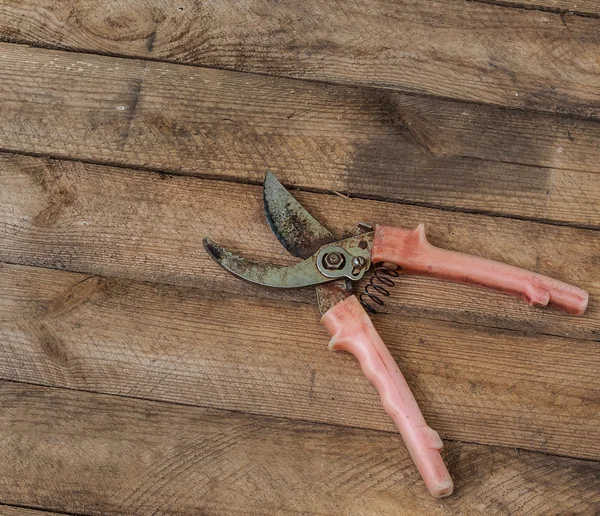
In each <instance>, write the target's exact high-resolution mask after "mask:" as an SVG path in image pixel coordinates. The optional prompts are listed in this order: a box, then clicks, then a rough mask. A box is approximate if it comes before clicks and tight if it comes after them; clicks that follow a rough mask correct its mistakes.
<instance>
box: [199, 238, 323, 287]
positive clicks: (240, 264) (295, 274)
mask: <svg viewBox="0 0 600 516" xmlns="http://www.w3.org/2000/svg"><path fill="white" fill-rule="evenodd" d="M202 243H203V244H204V248H205V249H206V250H207V251H208V253H209V254H210V255H211V256H212V257H213V258H214V260H215V261H216V262H217V263H218V264H219V265H221V266H222V267H223V268H225V269H227V270H228V271H229V272H231V273H233V274H235V275H236V276H239V277H240V278H242V279H245V280H247V281H251V282H252V283H258V284H259V285H266V286H268V287H279V288H297V287H307V286H309V285H316V284H319V283H325V282H328V281H331V278H327V277H326V276H323V274H321V273H320V272H319V270H318V268H317V266H316V263H315V260H316V257H315V256H312V257H310V258H309V259H307V260H304V261H302V262H300V263H297V264H296V265H291V266H286V265H273V264H271V263H264V262H256V261H253V260H246V259H245V258H241V257H239V256H236V255H235V254H233V253H232V252H231V251H228V250H227V249H225V248H224V247H221V246H220V245H219V244H217V243H215V242H213V241H212V240H211V239H210V238H204V239H203V240H202Z"/></svg>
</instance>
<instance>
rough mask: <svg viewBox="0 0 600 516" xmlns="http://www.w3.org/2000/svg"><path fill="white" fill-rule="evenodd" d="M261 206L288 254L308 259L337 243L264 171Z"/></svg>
mask: <svg viewBox="0 0 600 516" xmlns="http://www.w3.org/2000/svg"><path fill="white" fill-rule="evenodd" d="M263 203H264V207H265V215H266V217H267V222H268V224H269V226H270V227H271V230H272V231H273V233H275V236H276V237H277V240H279V241H280V242H281V245H283V247H285V248H286V250H287V251H288V252H289V253H290V254H292V255H294V256H298V257H299V258H308V257H309V256H312V255H313V254H314V253H315V252H316V251H317V249H319V247H321V246H323V245H325V244H330V243H332V242H335V241H336V240H337V239H336V237H335V235H334V234H333V233H332V232H331V231H329V230H328V229H327V228H326V227H325V226H323V225H322V224H321V223H320V222H319V221H318V220H317V219H315V218H314V217H313V216H312V215H311V214H310V213H308V212H307V211H306V210H305V209H304V208H303V207H302V205H301V204H300V203H299V202H298V201H297V200H296V199H294V197H292V194H290V192H288V191H287V190H286V189H285V187H284V186H283V185H282V184H281V183H280V182H279V181H278V180H277V178H276V177H275V176H274V175H273V174H272V173H271V172H268V171H267V173H266V175H265V182H264V186H263Z"/></svg>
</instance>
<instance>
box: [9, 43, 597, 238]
mask: <svg viewBox="0 0 600 516" xmlns="http://www.w3.org/2000/svg"><path fill="white" fill-rule="evenodd" d="M0 59H2V62H3V74H2V75H1V76H0V100H1V101H2V103H3V116H2V117H1V118H0V148H4V149H8V150H14V151H18V152H30V153H41V154H50V155H54V156H60V157H70V158H78V159H85V160H91V161H100V162H109V163H120V164H124V165H133V166H138V167H147V168H151V169H156V170H164V171H170V172H175V173H178V174H190V175H198V174H201V175H210V176H219V177H228V178H236V179H237V180H244V181H256V182H259V181H261V180H262V176H263V174H264V170H265V169H266V168H270V169H271V170H273V171H274V172H275V173H277V174H279V175H280V176H281V177H282V178H283V179H284V180H285V181H287V182H288V183H291V184H294V185H296V186H299V187H307V188H315V187H316V188H319V189H324V190H336V191H343V192H350V193H352V194H358V195H361V196H367V197H377V198H385V199H390V200H397V201H401V202H410V203H419V204H428V205H434V206H441V207H446V208H451V209H462V210H468V211H478V212H485V213H494V214H504V215H509V216H517V217H524V218H531V219H544V220H552V221H560V222H562V223H568V224H575V225H583V226H586V227H587V226H589V227H600V174H598V173H597V172H598V171H599V169H598V163H600V150H599V147H598V145H597V142H598V139H600V122H595V121H594V122H590V121H583V120H573V119H564V118H559V117H554V116H546V115H531V114H523V113H519V112H515V111H514V110H498V109H495V110H490V111H487V110H486V109H485V107H482V106H476V105H471V106H469V105H467V104H464V103H452V102H442V101H436V100H432V99H429V100H428V99H423V98H418V97H415V96H407V95H396V94H393V93H386V92H373V91H370V90H368V89H356V88H346V87H339V86H329V85H322V84H311V83H304V82H302V81H291V80H284V79H274V78H269V77H261V76H254V75H250V74H237V73H232V72H223V71H217V70H208V69H200V68H197V69H194V68H190V67H183V66H177V65H167V64H163V63H152V62H147V63H144V62H142V61H132V60H124V59H114V58H107V57H101V56H89V55H81V54H73V53H65V52H55V51H48V50H40V49H29V48H26V47H23V46H20V45H6V44H4V45H2V44H0ZM49 105H51V106H53V107H52V109H49ZM465 156H466V157H465ZM470 158H477V159H470ZM482 158H483V159H482ZM488 160H493V161H488ZM515 160H517V161H519V160H520V161H522V162H524V163H529V164H531V165H530V166H521V165H518V164H512V163H504V161H507V162H512V161H515ZM542 167H544V168H542ZM546 167H553V168H546ZM559 167H565V168H564V169H563V168H559ZM570 168H578V169H581V171H573V170H570ZM592 172H593V173H592Z"/></svg>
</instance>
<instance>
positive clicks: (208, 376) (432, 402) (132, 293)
mask: <svg viewBox="0 0 600 516" xmlns="http://www.w3.org/2000/svg"><path fill="white" fill-rule="evenodd" d="M0 288H1V290H2V292H3V296H2V319H1V320H0V339H1V341H2V343H3V345H2V348H0V376H1V377H2V378H5V379H11V380H15V381H20V382H29V383H36V384H44V385H51V386H58V387H68V388H71V389H81V390H86V391H95V392H105V393H112V394H121V395H127V396H135V397H141V398H151V399H158V400H163V401H170V402H177V403H185V404H192V405H200V406H210V407H214V408H225V409H231V410H239V411H243V412H253V413H259V414H267V415H277V416H284V417H287V418H292V419H303V420H311V421H317V422H327V423H332V424H336V425H344V426H356V427H363V428H374V429H380V430H389V431H392V432H393V431H394V426H393V424H392V423H391V421H390V420H389V418H388V417H387V416H386V414H385V413H384V411H383V409H382V408H381V406H380V402H379V399H378V395H377V393H376V391H375V390H374V389H373V387H372V386H371V385H370V384H369V383H368V381H367V380H366V379H365V378H363V376H362V373H361V371H360V368H359V367H358V365H357V364H356V362H355V360H354V359H353V358H352V357H351V356H350V355H346V354H343V353H332V352H330V351H328V350H327V346H326V344H327V341H328V337H327V334H326V332H325V331H324V329H323V328H321V326H320V324H319V315H318V312H317V310H316V307H315V306H311V305H306V304H302V303H294V302H282V301H281V300H266V299H257V298H255V297H243V296H240V295H227V294H225V293H222V292H211V291H203V290H199V289H194V288H184V287H172V286H169V287H167V286H160V285H153V284H144V283H136V282H131V281H125V280H121V279H108V278H99V277H90V276H87V275H81V274H74V273H70V272H63V271H55V270H48V269H36V268H30V267H23V266H14V265H4V266H2V267H0ZM377 328H378V330H379V332H380V333H381V335H382V338H383V339H384V341H385V342H386V343H387V345H388V346H389V348H390V350H391V353H392V354H393V356H394V357H395V358H396V360H397V361H398V363H399V364H400V367H401V369H402V370H403V371H404V373H405V374H406V376H407V378H408V379H409V382H410V384H411V386H412V388H413V390H414V392H415V396H416V397H417V399H418V400H419V401H420V402H421V403H420V405H421V407H422V409H423V412H424V414H425V415H426V417H427V419H428V421H429V423H430V425H431V426H432V427H433V428H435V429H436V430H438V431H439V433H440V434H441V435H442V436H443V437H446V438H451V439H458V440H462V441H469V442H477V443H493V444H502V445H507V446H514V447H518V448H527V449H533V450H540V451H545V452H551V453H555V454H560V455H569V456H577V457H584V458H592V459H600V444H599V443H598V431H597V430H598V428H599V427H600V391H599V390H598V384H597V372H598V370H600V350H599V349H598V347H597V346H595V345H594V343H592V342H587V341H580V340H574V339H564V338H557V337H549V336H542V335H535V334H533V335H523V334H520V333H511V332H507V331H499V330H495V329H488V330H486V329H482V328H476V327H473V326H468V325H464V324H451V323H443V322H441V321H430V320H427V319H410V318H404V317H394V318H391V317H380V318H378V319H377Z"/></svg>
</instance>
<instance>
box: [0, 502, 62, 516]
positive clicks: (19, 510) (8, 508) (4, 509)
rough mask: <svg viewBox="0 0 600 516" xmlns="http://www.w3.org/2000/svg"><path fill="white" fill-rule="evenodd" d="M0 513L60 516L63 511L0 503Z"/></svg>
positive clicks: (7, 514) (27, 515)
mask: <svg viewBox="0 0 600 516" xmlns="http://www.w3.org/2000/svg"><path fill="white" fill-rule="evenodd" d="M0 514H2V516H62V515H64V514H65V513H63V512H61V513H58V512H50V511H46V510H40V511H38V510H35V509H26V508H25V507H16V506H12V505H4V504H1V503H0Z"/></svg>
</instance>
